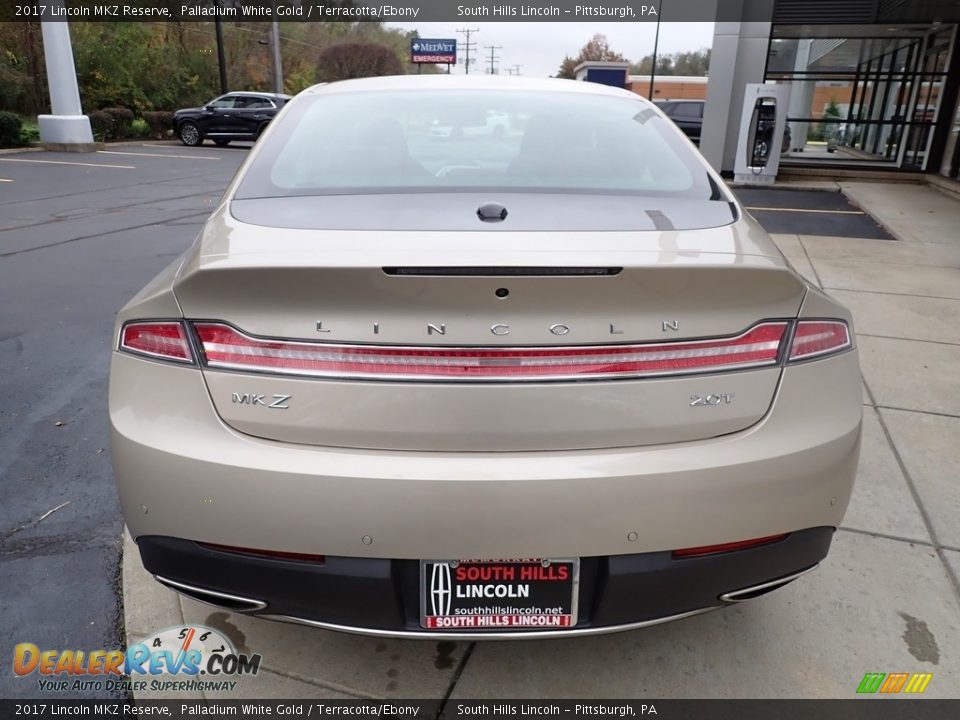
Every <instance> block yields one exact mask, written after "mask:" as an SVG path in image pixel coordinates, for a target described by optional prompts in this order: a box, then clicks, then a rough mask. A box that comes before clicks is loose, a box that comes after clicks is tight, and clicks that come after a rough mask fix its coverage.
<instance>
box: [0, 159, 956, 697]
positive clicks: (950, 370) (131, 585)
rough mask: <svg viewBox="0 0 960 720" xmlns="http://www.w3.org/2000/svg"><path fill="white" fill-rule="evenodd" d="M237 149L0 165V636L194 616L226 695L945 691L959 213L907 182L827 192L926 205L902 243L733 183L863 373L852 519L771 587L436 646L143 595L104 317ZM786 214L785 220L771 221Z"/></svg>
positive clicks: (109, 322) (225, 176) (107, 642)
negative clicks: (234, 662) (249, 655)
mask: <svg viewBox="0 0 960 720" xmlns="http://www.w3.org/2000/svg"><path fill="white" fill-rule="evenodd" d="M244 156H245V152H244V151H243V149H240V148H233V147H230V148H215V147H213V146H204V147H201V148H197V149H188V148H184V147H182V146H179V145H136V146H121V147H115V148H113V147H112V148H110V149H109V150H108V151H106V152H101V153H95V154H91V155H70V154H62V155H61V154H55V153H43V154H40V153H23V154H13V155H4V156H0V176H3V177H4V178H7V179H9V180H12V182H9V183H4V184H2V185H0V306H2V307H3V308H4V312H3V313H2V315H0V369H2V372H3V373H4V379H5V383H4V385H5V392H6V393H7V396H6V397H5V402H4V404H3V405H2V407H0V430H2V432H0V474H2V476H3V477H4V482H5V483H6V488H5V497H7V498H9V499H10V500H9V501H8V502H5V503H3V505H0V559H2V562H0V584H2V585H5V586H10V585H12V584H13V583H14V582H16V583H17V585H18V586H21V587H26V588H29V592H23V593H18V594H16V595H14V596H10V595H9V594H4V595H3V597H2V599H0V606H2V610H3V612H4V613H5V614H6V616H7V617H8V618H11V622H10V623H8V625H7V627H9V628H10V629H11V630H12V629H13V628H16V630H15V632H16V637H17V638H27V637H29V638H30V639H31V641H32V642H36V643H38V644H40V645H45V646H48V647H58V646H60V645H62V642H63V639H64V636H63V628H66V627H69V628H70V634H69V642H70V644H71V646H74V647H88V648H99V647H106V648H111V647H116V646H118V645H119V644H122V643H124V642H125V641H130V642H133V641H138V640H140V639H142V638H143V637H145V636H146V635H147V634H149V633H151V632H152V631H156V630H158V629H160V628H163V627H168V626H172V625H177V624H180V623H184V622H187V623H202V624H206V625H209V626H212V627H215V628H217V629H219V630H220V631H221V632H223V633H224V634H225V635H226V636H227V637H229V638H230V639H231V640H232V641H233V642H234V644H235V645H236V646H237V647H238V648H239V649H241V650H243V651H245V652H257V653H260V654H261V655H262V656H263V670H262V671H261V673H260V674H259V675H257V676H256V677H252V678H244V679H242V680H241V681H240V682H239V685H238V688H237V691H236V692H235V693H232V694H231V695H230V697H232V698H236V697H255V696H256V697H317V698H324V697H420V698H457V697H475V698H477V697H491V698H493V697H501V698H502V697H540V698H558V697H663V698H666V697H680V696H684V697H805V698H810V697H839V698H852V697H854V696H855V690H856V686H857V684H858V683H859V681H860V679H861V678H862V677H863V675H864V673H866V672H895V671H896V672H932V673H933V680H932V682H931V683H930V685H929V686H928V689H927V691H926V693H925V695H927V696H932V697H957V696H960V585H958V581H957V573H958V571H960V532H958V530H957V528H958V527H960V524H958V523H957V521H956V518H958V517H960V484H958V482H957V478H958V477H960V472H958V471H960V453H958V452H957V450H956V445H957V443H956V438H958V437H960V370H958V368H960V330H958V328H960V240H958V239H957V236H956V232H955V228H956V227H957V226H958V224H960V203H956V202H955V201H950V202H943V201H942V200H941V197H940V196H937V197H930V196H928V195H926V193H934V194H935V191H933V190H929V189H924V190H923V193H920V194H919V195H915V194H912V193H914V192H915V191H913V190H911V192H910V193H906V194H905V193H904V192H903V190H902V189H901V188H898V187H897V186H886V190H884V189H883V188H878V187H874V186H872V185H871V186H869V187H866V186H862V187H861V186H853V187H851V188H849V189H848V188H845V192H847V193H849V194H851V195H857V197H858V203H860V205H861V206H862V207H865V208H868V209H871V211H872V212H873V205H875V204H877V203H880V204H882V205H883V208H882V209H878V210H877V211H876V214H878V215H879V214H880V213H881V212H883V213H886V214H888V215H890V218H889V219H888V218H884V224H885V225H887V226H888V227H898V226H897V225H896V223H897V221H898V220H897V217H898V216H896V214H895V213H896V212H898V210H897V206H898V203H899V207H900V208H902V209H903V211H904V212H909V210H910V206H905V205H904V203H910V204H911V205H912V206H913V207H924V208H925V209H924V211H923V212H924V218H923V219H924V222H923V224H922V228H921V229H922V233H921V232H920V231H919V230H918V232H917V234H913V235H911V234H910V233H909V230H904V231H903V232H902V233H898V235H899V239H896V240H892V239H890V236H889V235H887V236H886V237H885V238H884V239H880V238H879V233H874V234H866V235H850V234H848V233H849V232H853V230H852V229H850V230H848V228H851V227H852V226H851V225H849V224H845V223H848V220H836V218H837V217H840V218H854V214H856V220H855V221H856V222H858V223H869V224H872V225H873V226H874V227H877V224H876V222H875V221H874V220H873V219H872V216H871V215H867V214H860V213H861V212H862V211H861V210H860V207H858V206H851V205H848V204H846V201H845V200H844V198H843V196H842V195H840V194H839V193H836V194H831V193H819V192H818V193H809V194H803V195H802V196H796V195H793V194H792V193H788V192H786V191H779V190H769V191H767V190H764V191H758V192H754V191H752V190H743V189H741V190H738V191H737V192H738V194H739V195H740V197H741V199H743V201H744V202H745V203H746V204H747V205H749V206H751V207H753V208H767V209H754V210H751V212H753V213H754V214H755V215H756V216H757V217H758V219H759V220H760V221H761V223H763V224H764V225H765V226H767V227H768V229H771V230H772V231H773V232H774V233H775V235H774V239H775V241H776V242H777V243H778V245H779V246H780V247H781V249H782V250H783V252H784V254H785V255H786V256H787V257H788V259H789V260H790V261H791V263H792V264H793V265H794V266H795V267H796V268H797V270H798V271H800V272H801V273H803V274H805V275H806V276H807V277H808V278H810V279H811V281H812V282H814V283H816V284H818V285H821V286H822V287H824V289H826V290H827V292H829V293H831V294H834V295H835V296H836V297H837V298H838V299H840V300H841V301H843V302H844V303H846V304H847V305H848V306H849V307H851V309H852V310H853V312H854V316H855V321H856V329H857V331H858V343H859V346H860V350H861V356H862V362H863V369H864V413H865V419H864V438H863V456H862V461H861V466H860V472H859V475H858V479H857V485H856V488H855V492H854V497H853V500H852V503H851V507H850V509H849V512H848V514H847V516H846V519H845V521H844V526H843V527H842V528H841V529H840V530H839V531H838V532H837V534H836V537H835V541H834V548H833V550H832V552H831V555H830V556H829V557H828V558H827V560H826V562H825V563H824V564H823V566H822V567H821V568H819V569H818V570H817V571H816V572H814V573H812V574H811V575H809V576H807V577H805V578H802V579H801V580H799V581H797V582H795V583H793V584H792V585H790V586H788V587H786V588H784V589H782V590H779V591H777V592H776V593H773V594H771V595H769V596H766V597H763V598H760V599H758V600H756V601H752V602H749V603H745V604H741V605H737V606H735V607H732V608H729V609H726V610H723V611H720V612H714V613H707V614H704V615H701V616H698V617H695V618H691V619H687V620H684V621H681V622H677V623H673V624H669V625H663V626H658V627H654V628H650V629H646V630H641V631H636V632H630V633H623V634H619V635H611V636H605V637H596V638H584V639H568V640H561V641H555V642H544V641H537V642H534V641H520V642H509V643H453V642H446V641H441V642H434V641H401V640H381V639H375V638H364V637H357V636H350V635H343V634H337V633H332V632H327V631H321V630H314V629H306V628H302V627H298V626H292V625H282V624H277V623H271V622H267V621H263V620H257V619H252V618H250V617H246V616H242V615H237V614H231V613H228V612H225V611H222V610H218V609H214V608H211V607H208V606H204V605H200V604H198V603H195V602H193V601H190V600H184V599H182V598H180V597H179V596H177V595H175V594H174V593H172V592H170V591H168V590H166V589H164V588H163V587H162V586H160V585H158V584H157V583H155V582H154V581H153V580H152V579H151V578H150V577H149V576H148V575H147V574H146V573H145V571H144V570H143V569H142V567H141V565H140V563H139V558H138V556H137V553H136V549H135V547H134V546H133V544H132V542H131V541H130V539H129V537H128V536H127V535H126V534H125V533H123V531H122V530H123V528H122V523H121V520H120V514H119V509H118V507H117V501H116V495H115V491H114V487H113V479H112V476H111V471H110V462H109V445H108V438H107V421H106V392H107V391H106V376H107V369H108V366H107V363H108V359H109V352H110V347H111V345H112V342H113V338H112V326H113V314H114V312H115V311H116V310H117V309H118V308H119V307H120V306H121V305H122V304H123V303H124V302H126V300H127V299H128V298H129V297H130V296H131V295H132V294H133V293H134V292H136V291H137V290H138V289H139V288H140V287H142V286H143V284H144V283H145V282H146V281H147V280H148V279H149V278H150V277H152V276H153V275H154V274H156V273H157V272H158V271H159V270H160V269H161V268H162V267H163V266H164V265H166V264H167V263H169V262H171V261H172V260H173V259H174V258H175V257H176V256H177V255H178V254H179V253H180V252H182V250H183V249H184V248H185V247H187V245H188V244H189V243H190V242H191V241H192V240H193V238H194V237H195V235H196V232H197V231H198V229H199V228H200V226H201V224H202V222H203V220H204V218H205V216H206V215H207V214H208V213H209V211H210V209H211V207H212V206H213V204H214V203H216V201H217V199H218V198H219V196H220V193H221V192H222V189H223V187H224V186H225V185H226V183H227V182H228V180H229V178H230V176H231V175H232V173H233V171H234V170H235V169H236V167H237V166H238V165H239V163H240V162H242V160H243V158H244ZM40 160H43V161H49V162H35V161H40ZM19 161H23V162H19ZM28 161H29V162H28ZM776 193H784V194H783V195H782V196H781V195H776ZM812 194H816V195H818V196H819V197H817V198H812V197H810V195H812ZM832 195H837V196H839V197H833V196H832ZM771 203H773V204H771ZM777 203H779V205H778V204H777ZM923 203H927V205H923ZM781 206H782V207H781ZM928 207H929V208H930V209H931V210H930V212H929V213H928V212H927V211H926V208H928ZM791 208H792V209H791ZM846 208H852V209H851V210H848V209H846ZM800 210H806V211H810V212H799V211H800ZM784 216H791V218H792V219H791V220H790V222H792V223H795V224H794V225H791V227H793V228H795V229H794V230H789V231H782V226H780V225H777V224H776V222H779V221H777V220H776V218H781V217H784ZM825 218H834V220H829V219H825ZM853 221H854V220H850V221H849V222H853ZM824 223H828V224H827V225H824ZM829 223H834V224H829ZM901 224H903V225H904V226H906V227H907V228H909V225H910V223H908V222H907V221H906V220H902V219H901ZM856 227H860V226H856ZM864 227H865V226H864ZM826 230H830V232H826ZM827 411H828V410H827V409H825V412H827ZM51 511H52V512H51ZM720 511H722V508H718V512H720ZM124 547H125V552H123V554H122V559H121V549H123V548H124ZM121 577H122V582H121ZM121 586H122V594H123V600H124V602H123V604H122V605H121V604H119V603H118V602H117V594H118V593H119V592H120V591H121ZM51 617H55V618H57V622H56V623H53V622H50V620H49V619H50V618H51ZM4 632H7V631H6V630H5V631H4ZM5 640H7V641H12V640H14V638H13V637H8V638H5ZM0 693H2V694H3V696H4V697H25V696H32V695H35V686H34V685H29V686H28V685H27V684H26V683H24V682H19V681H18V680H17V679H16V678H13V677H12V676H9V675H4V674H0ZM183 697H184V698H185V699H186V698H187V697H188V696H187V695H184V696H183Z"/></svg>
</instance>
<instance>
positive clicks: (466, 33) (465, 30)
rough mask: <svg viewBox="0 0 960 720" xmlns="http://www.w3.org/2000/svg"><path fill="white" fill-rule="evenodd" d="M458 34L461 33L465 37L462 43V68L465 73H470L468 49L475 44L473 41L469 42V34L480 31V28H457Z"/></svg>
mask: <svg viewBox="0 0 960 720" xmlns="http://www.w3.org/2000/svg"><path fill="white" fill-rule="evenodd" d="M457 32H458V33H459V34H460V35H463V36H464V37H465V38H466V42H464V43H463V49H464V62H463V65H464V68H465V72H466V74H467V75H469V74H470V51H471V50H472V49H473V48H475V47H476V46H477V44H476V43H475V42H470V36H471V35H473V34H474V33H476V32H480V28H460V29H459V30H457Z"/></svg>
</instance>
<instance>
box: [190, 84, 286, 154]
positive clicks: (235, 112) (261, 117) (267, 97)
mask: <svg viewBox="0 0 960 720" xmlns="http://www.w3.org/2000/svg"><path fill="white" fill-rule="evenodd" d="M290 97H291V96H290V95H279V94H277V93H265V92H231V93H227V94H226V95H221V96H220V97H218V98H216V99H215V100H211V101H210V102H209V103H207V104H206V105H204V106H203V107H199V108H186V109H184V110H177V111H176V112H175V113H174V114H173V132H174V133H175V134H176V136H177V137H178V138H180V140H181V142H183V144H184V145H191V146H194V145H200V144H201V143H202V142H203V141H204V140H205V139H206V138H210V139H211V140H213V141H214V142H215V143H216V144H217V145H228V144H229V143H230V141H231V140H256V139H257V138H258V137H259V136H260V133H262V132H263V129H264V128H265V127H266V126H267V125H268V124H269V123H270V121H271V120H273V118H274V116H275V115H276V114H277V113H278V112H280V108H282V107H283V106H284V105H285V104H286V102H287V101H288V100H289V99H290Z"/></svg>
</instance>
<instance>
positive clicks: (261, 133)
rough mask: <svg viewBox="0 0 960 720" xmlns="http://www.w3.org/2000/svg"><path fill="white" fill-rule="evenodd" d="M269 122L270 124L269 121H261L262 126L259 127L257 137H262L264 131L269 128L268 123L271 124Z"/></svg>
mask: <svg viewBox="0 0 960 720" xmlns="http://www.w3.org/2000/svg"><path fill="white" fill-rule="evenodd" d="M269 124H270V123H268V122H264V123H260V127H258V128H257V139H258V140H259V139H260V136H261V135H263V131H264V130H266V129H267V125H269Z"/></svg>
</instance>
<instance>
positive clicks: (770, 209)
mask: <svg viewBox="0 0 960 720" xmlns="http://www.w3.org/2000/svg"><path fill="white" fill-rule="evenodd" d="M744 208H745V209H746V210H763V211H764V212H801V213H823V214H826V215H866V213H865V212H863V210H814V209H812V208H785V207H754V206H750V205H744Z"/></svg>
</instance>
